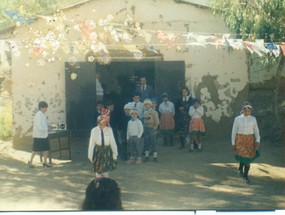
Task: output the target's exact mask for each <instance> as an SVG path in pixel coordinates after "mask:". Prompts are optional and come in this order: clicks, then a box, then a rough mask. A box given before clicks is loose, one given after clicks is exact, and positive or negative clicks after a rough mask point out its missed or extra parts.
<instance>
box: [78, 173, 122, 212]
mask: <svg viewBox="0 0 285 215" xmlns="http://www.w3.org/2000/svg"><path fill="white" fill-rule="evenodd" d="M82 210H90V211H92V210H123V207H122V201H121V190H120V188H119V185H118V184H117V182H116V181H115V180H113V179H110V178H100V179H93V180H92V181H91V182H90V183H89V185H88V186H87V188H86V194H85V199H84V201H83V204H82Z"/></svg>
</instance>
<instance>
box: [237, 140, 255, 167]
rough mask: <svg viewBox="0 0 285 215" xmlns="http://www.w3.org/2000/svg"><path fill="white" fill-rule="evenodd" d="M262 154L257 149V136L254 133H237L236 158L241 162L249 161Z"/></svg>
mask: <svg viewBox="0 0 285 215" xmlns="http://www.w3.org/2000/svg"><path fill="white" fill-rule="evenodd" d="M259 156H260V154H259V152H258V151H257V150H256V145H255V137H254V135H253V134H250V135H243V134H237V135H236V139H235V158H236V160H237V161H239V162H243V163H249V162H251V161H253V160H254V159H255V158H257V157H259Z"/></svg>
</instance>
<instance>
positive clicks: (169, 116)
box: [160, 112, 175, 130]
mask: <svg viewBox="0 0 285 215" xmlns="http://www.w3.org/2000/svg"><path fill="white" fill-rule="evenodd" d="M174 128H175V123H174V116H173V113H171V112H169V113H162V114H161V117H160V130H173V129H174Z"/></svg>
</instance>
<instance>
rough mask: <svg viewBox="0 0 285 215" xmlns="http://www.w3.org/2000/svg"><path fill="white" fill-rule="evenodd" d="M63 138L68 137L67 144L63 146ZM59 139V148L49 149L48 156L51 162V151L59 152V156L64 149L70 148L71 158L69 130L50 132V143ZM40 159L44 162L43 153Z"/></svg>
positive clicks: (69, 149)
mask: <svg viewBox="0 0 285 215" xmlns="http://www.w3.org/2000/svg"><path fill="white" fill-rule="evenodd" d="M61 138H67V146H66V147H64V148H62V145H61ZM54 139H57V144H58V148H57V149H53V150H50V151H49V154H48V158H49V163H52V158H51V153H52V152H59V157H61V152H62V151H63V150H68V155H69V159H70V160H71V147H70V135H69V131H68V130H51V131H49V132H48V140H49V143H50V141H51V140H54ZM40 159H41V162H42V154H41V155H40Z"/></svg>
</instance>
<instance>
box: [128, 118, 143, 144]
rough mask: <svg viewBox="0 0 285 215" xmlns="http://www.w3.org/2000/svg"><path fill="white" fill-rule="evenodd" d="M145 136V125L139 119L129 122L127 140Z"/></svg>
mask: <svg viewBox="0 0 285 215" xmlns="http://www.w3.org/2000/svg"><path fill="white" fill-rule="evenodd" d="M142 134H143V124H142V122H141V121H140V120H139V119H135V120H132V119H131V120H130V121H129V122H128V129H127V140H128V139H130V137H131V136H138V138H141V136H142Z"/></svg>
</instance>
